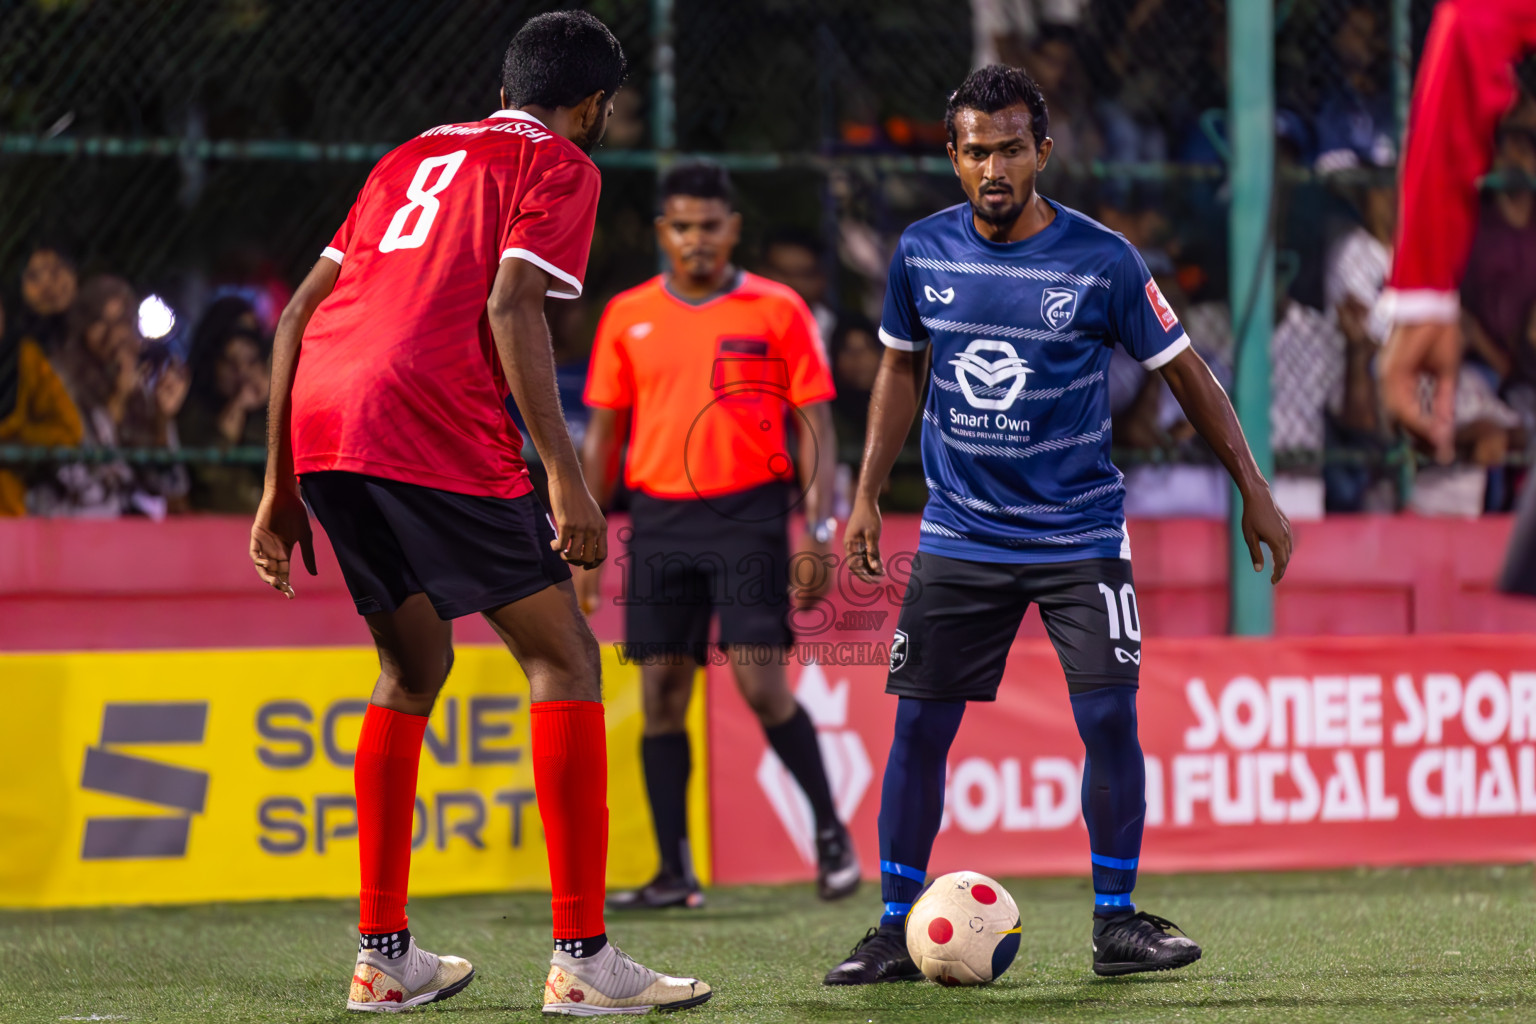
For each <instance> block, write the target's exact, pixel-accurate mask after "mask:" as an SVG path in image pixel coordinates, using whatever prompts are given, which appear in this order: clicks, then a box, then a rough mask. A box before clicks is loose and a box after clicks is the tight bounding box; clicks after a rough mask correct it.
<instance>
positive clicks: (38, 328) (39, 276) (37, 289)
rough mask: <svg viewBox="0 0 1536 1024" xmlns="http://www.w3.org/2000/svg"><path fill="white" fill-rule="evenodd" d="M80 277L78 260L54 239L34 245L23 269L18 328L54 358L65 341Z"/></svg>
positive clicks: (45, 353) (17, 319)
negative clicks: (67, 324)
mask: <svg viewBox="0 0 1536 1024" xmlns="http://www.w3.org/2000/svg"><path fill="white" fill-rule="evenodd" d="M79 288H80V279H79V277H78V276H76V273H75V264H74V261H73V260H71V259H70V258H69V257H68V256H67V255H65V254H64V251H63V249H62V248H60V247H58V246H56V245H53V244H51V243H41V244H39V245H37V246H34V247H33V249H32V254H31V255H30V256H28V257H27V265H26V267H25V268H24V269H23V270H22V272H21V309H20V310H19V311H18V313H17V315H16V330H17V331H18V332H19V333H20V334H21V335H22V336H24V337H28V338H31V339H32V340H33V341H35V342H36V343H37V344H38V345H40V346H41V347H42V349H43V354H44V355H46V356H48V357H49V358H53V357H55V356H57V355H58V354H59V349H60V348H61V347H62V346H63V344H64V332H65V322H64V321H65V316H66V314H67V313H68V312H69V307H70V306H71V305H73V303H74V301H75V294H76V292H78V291H79Z"/></svg>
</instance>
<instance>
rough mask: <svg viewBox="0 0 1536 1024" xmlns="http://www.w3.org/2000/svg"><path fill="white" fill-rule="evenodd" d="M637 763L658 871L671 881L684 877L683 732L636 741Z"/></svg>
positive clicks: (686, 755) (686, 753) (686, 759)
mask: <svg viewBox="0 0 1536 1024" xmlns="http://www.w3.org/2000/svg"><path fill="white" fill-rule="evenodd" d="M640 760H641V763H642V764H644V766H645V792H646V795H647V796H648V797H650V800H651V820H652V821H653V822H655V824H656V845H657V847H658V848H659V849H660V851H661V870H662V872H663V873H665V874H666V875H667V876H669V877H671V878H678V879H685V878H687V877H688V860H687V856H686V855H685V854H684V852H683V848H684V844H686V843H687V842H688V775H689V773H690V772H692V770H693V752H692V750H691V749H690V748H689V746H688V734H687V733H686V732H669V733H663V734H662V735H660V736H646V737H644V738H643V739H641V740H640Z"/></svg>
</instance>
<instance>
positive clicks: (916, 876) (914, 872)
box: [880, 860, 928, 906]
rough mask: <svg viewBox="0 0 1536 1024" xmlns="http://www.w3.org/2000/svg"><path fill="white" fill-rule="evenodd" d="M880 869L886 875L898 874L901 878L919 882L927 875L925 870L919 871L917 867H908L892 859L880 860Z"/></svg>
mask: <svg viewBox="0 0 1536 1024" xmlns="http://www.w3.org/2000/svg"><path fill="white" fill-rule="evenodd" d="M880 870H881V871H884V872H885V873H886V874H888V875H900V876H901V877H902V878H910V879H912V881H914V882H921V881H922V880H923V879H924V878H926V877H927V876H928V873H927V872H926V871H919V870H918V869H917V868H909V867H907V866H906V865H905V864H897V863H896V862H895V861H893V860H883V861H881V862H880ZM909 906H910V904H909Z"/></svg>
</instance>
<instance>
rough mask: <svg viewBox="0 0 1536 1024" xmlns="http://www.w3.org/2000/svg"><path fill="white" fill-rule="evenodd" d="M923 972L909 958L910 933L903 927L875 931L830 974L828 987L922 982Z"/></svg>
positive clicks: (865, 936)
mask: <svg viewBox="0 0 1536 1024" xmlns="http://www.w3.org/2000/svg"><path fill="white" fill-rule="evenodd" d="M922 977H923V972H922V971H920V970H918V969H917V964H915V963H913V962H912V958H911V957H910V956H908V955H907V930H906V928H905V927H903V926H902V925H899V924H887V925H881V926H880V927H879V928H871V929H870V930H869V931H868V932H867V933H866V934H865V935H864V937H863V938H862V939H860V940H859V944H858V945H857V946H854V947H853V949H852V951H851V952H850V953H849V954H848V959H846V960H844V961H843V962H842V963H840V964H838V965H837V966H836V967H834V968H832V969H831V970H830V971H828V972H827V976H826V978H824V979H823V981H824V983H825V984H828V985H873V984H876V983H877V982H882V981H920V980H922Z"/></svg>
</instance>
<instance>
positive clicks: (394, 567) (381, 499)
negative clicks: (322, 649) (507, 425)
mask: <svg viewBox="0 0 1536 1024" xmlns="http://www.w3.org/2000/svg"><path fill="white" fill-rule="evenodd" d="M299 487H300V489H301V490H302V491H303V494H304V500H305V501H306V502H307V503H308V504H309V507H310V508H311V509H312V510H313V511H314V513H315V517H316V518H317V519H319V520H320V525H321V526H323V527H324V528H325V534H326V536H327V537H329V538H330V539H331V547H332V548H334V549H335V550H336V560H337V561H338V562H340V563H341V575H342V576H343V577H344V578H345V579H346V581H347V589H348V590H350V591H351V592H352V600H353V601H354V602H355V603H356V604H357V611H358V614H360V615H371V614H373V613H374V612H392V611H394V610H395V609H396V608H398V607H400V604H401V602H402V601H404V600H405V599H406V598H407V597H410V596H411V595H412V594H426V595H427V598H428V600H430V601H431V602H432V607H433V608H435V609H437V614H438V617H440V618H443V619H456V618H458V617H459V616H461V615H469V614H470V613H472V612H483V611H489V610H491V609H492V608H500V607H501V606H502V605H504V604H511V603H512V602H513V601H517V600H520V599H521V598H524V597H527V596H529V595H530V594H536V593H538V592H539V591H541V590H543V589H544V588H545V587H548V586H550V585H551V584H555V583H559V582H561V581H562V580H568V579H570V578H571V570H570V567H569V566H567V565H566V564H565V560H564V559H563V558H561V557H560V555H559V554H558V553H557V552H554V551H551V550H550V548H549V542H550V541H552V540H554V539H555V531H554V527H553V526H551V525H550V521H549V515H548V513H547V512H545V511H544V506H543V505H542V504H540V502H539V499H538V498H537V497H536V496H535V495H534V494H532V493H531V492H530V493H528V494H524V495H522V496H521V497H517V498H490V497H484V496H481V495H474V494H455V493H453V492H452V491H440V490H437V489H436V488H434V487H422V486H420V485H419V484H407V483H401V482H400V481H398V480H385V479H383V478H381V477H376V476H365V475H363V474H361V473H343V472H337V471H331V472H324V473H305V474H304V475H303V476H302V477H301V478H300V479H299Z"/></svg>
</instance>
